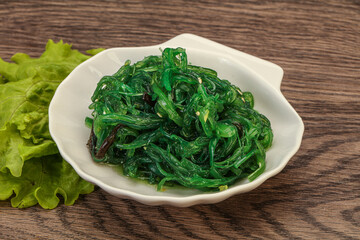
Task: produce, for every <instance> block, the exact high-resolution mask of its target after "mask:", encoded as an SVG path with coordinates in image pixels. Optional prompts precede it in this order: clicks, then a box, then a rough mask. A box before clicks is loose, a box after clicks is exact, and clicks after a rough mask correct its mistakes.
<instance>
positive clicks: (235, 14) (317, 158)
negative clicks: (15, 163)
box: [0, 0, 360, 239]
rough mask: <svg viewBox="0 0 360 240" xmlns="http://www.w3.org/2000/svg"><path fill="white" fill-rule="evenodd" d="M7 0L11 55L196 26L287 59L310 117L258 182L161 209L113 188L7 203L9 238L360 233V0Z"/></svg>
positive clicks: (5, 49)
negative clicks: (28, 203)
mask: <svg viewBox="0 0 360 240" xmlns="http://www.w3.org/2000/svg"><path fill="white" fill-rule="evenodd" d="M239 2H240V1H227V0H226V1H218V2H216V1H167V2H165V1H164V2H163V1H130V0H129V1H115V0H108V1H15V0H14V1H10V0H9V1H4V0H0V57H2V58H3V59H5V60H9V59H10V56H11V55H13V54H14V53H16V52H25V53H30V54H31V55H32V56H38V55H39V54H40V53H41V52H42V51H43V49H44V46H45V44H46V42H47V40H48V39H49V38H51V39H54V40H60V39H63V40H64V41H65V42H68V43H72V44H73V47H74V48H76V49H80V50H81V51H84V50H86V49H90V48H98V47H105V48H110V47H122V46H143V45H152V44H158V43H161V42H164V41H166V40H168V39H170V38H172V37H174V36H176V35H178V34H181V33H194V34H197V35H200V36H203V37H206V38H209V39H211V40H215V41H217V42H220V43H222V44H225V45H227V46H230V47H232V48H235V49H238V50H241V51H244V52H247V53H249V54H253V55H255V56H258V57H260V58H264V59H267V60H270V61H272V62H275V63H277V64H278V65H280V66H281V67H283V69H284V71H285V76H284V79H283V83H282V86H281V89H282V92H283V93H284V95H285V97H286V98H287V99H288V101H289V102H290V103H291V104H292V105H293V106H294V108H295V109H296V110H297V112H298V113H299V114H300V116H301V117H302V118H303V120H304V123H305V134H304V139H303V143H302V146H301V148H300V150H299V152H298V153H297V154H296V155H295V156H294V157H293V158H292V159H291V161H290V162H289V164H288V165H287V167H286V168H285V170H284V171H283V172H281V173H280V174H278V175H277V176H276V177H274V178H272V179H270V180H268V181H266V182H265V183H264V184H263V185H262V186H260V187H259V188H257V189H256V190H254V191H252V192H250V193H246V194H242V195H238V196H234V197H232V198H230V199H228V200H226V201H224V202H221V203H218V204H214V205H198V206H194V207H189V208H175V207H169V206H161V207H150V206H145V205H143V204H140V203H137V202H135V201H131V200H121V199H118V198H115V197H113V196H111V195H109V194H107V193H105V192H104V191H102V190H101V189H97V190H96V191H95V192H94V193H92V194H90V195H86V196H83V197H82V198H80V199H79V201H77V202H76V204H75V205H74V206H70V207H68V206H64V205H61V206H59V207H58V208H56V209H54V210H51V211H49V210H43V209H41V208H40V207H38V206H36V207H32V208H29V209H25V210H19V209H14V208H11V206H10V204H9V202H6V201H3V202H0V238H1V239H29V238H30V239H118V238H122V239H360V1H355V0H354V1H313V2H311V1H289V2H288V1H241V2H242V3H239Z"/></svg>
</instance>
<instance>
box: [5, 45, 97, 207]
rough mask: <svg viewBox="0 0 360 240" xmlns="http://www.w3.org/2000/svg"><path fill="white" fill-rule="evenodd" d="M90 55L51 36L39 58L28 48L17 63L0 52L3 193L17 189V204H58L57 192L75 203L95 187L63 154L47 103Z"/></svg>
mask: <svg viewBox="0 0 360 240" xmlns="http://www.w3.org/2000/svg"><path fill="white" fill-rule="evenodd" d="M102 50H103V49H93V50H89V51H88V53H89V54H90V55H95V54H97V53H98V52H100V51H102ZM90 57H91V56H89V55H85V54H82V53H80V52H79V51H77V50H72V49H71V45H69V44H64V43H63V42H62V41H60V42H58V43H54V42H53V41H52V40H49V41H48V43H47V45H46V49H45V52H44V53H43V54H42V55H41V56H40V57H39V58H31V57H30V56H29V55H27V54H24V53H17V54H15V55H14V56H13V57H12V58H11V60H12V61H13V63H8V62H5V61H3V60H2V59H1V58H0V199H2V200H5V199H8V198H11V196H12V195H13V194H15V197H14V198H12V200H11V202H12V205H13V206H14V207H28V206H32V205H34V204H36V203H39V204H40V205H41V206H42V207H44V208H54V207H56V206H57V204H58V202H59V199H58V198H57V196H56V195H57V194H61V195H62V196H63V198H64V201H65V204H72V203H73V202H74V201H75V199H76V198H77V197H78V195H79V194H82V193H89V192H91V191H92V189H93V186H92V185H91V184H90V183H87V182H85V181H84V180H82V179H81V178H80V177H79V176H78V175H77V174H76V173H75V172H74V170H73V169H72V168H71V167H70V165H68V164H67V163H66V162H65V161H64V160H63V159H62V158H61V157H60V155H59V153H58V149H57V147H56V144H55V142H54V141H53V140H52V138H51V136H50V133H49V129H48V107H49V104H50V101H51V99H52V97H53V95H54V93H55V90H56V88H57V87H58V85H59V84H60V83H61V81H62V80H64V79H65V78H66V77H67V76H68V74H69V73H70V72H71V71H72V70H73V69H74V68H75V67H76V66H77V65H79V64H80V63H82V62H83V61H85V60H87V59H89V58H90ZM50 173H51V174H50ZM45 179H46V183H45V182H44V180H45ZM72 184H76V186H75V185H74V186H73V185H72Z"/></svg>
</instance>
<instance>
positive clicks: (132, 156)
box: [85, 48, 273, 191]
mask: <svg viewBox="0 0 360 240" xmlns="http://www.w3.org/2000/svg"><path fill="white" fill-rule="evenodd" d="M91 100H92V104H91V105H90V106H89V108H90V109H92V110H93V112H92V118H87V119H86V120H85V123H86V125H87V126H88V127H90V128H91V129H92V131H91V136H90V139H89V142H88V146H89V149H90V152H91V155H92V157H93V159H94V161H96V162H102V163H106V164H112V165H121V166H122V168H123V173H124V174H125V175H126V176H129V177H133V178H139V179H145V180H147V181H148V182H149V183H151V184H157V186H158V190H164V188H166V186H172V185H176V184H179V185H182V186H185V187H189V188H196V189H199V190H202V191H219V190H224V189H227V188H228V186H230V185H231V184H234V183H235V182H236V181H237V180H239V179H243V178H248V179H249V181H253V180H254V179H256V178H257V177H258V176H259V175H261V174H262V173H263V172H264V170H265V168H266V162H265V158H266V150H267V149H268V148H269V147H270V146H271V144H272V140H273V133H272V130H271V125H270V121H269V120H268V119H267V118H266V117H265V116H264V115H262V114H260V113H258V112H257V111H256V110H254V108H253V107H254V98H253V95H252V94H251V93H250V92H243V91H241V90H240V88H239V87H237V86H234V85H231V84H230V82H229V81H227V80H222V79H220V78H219V77H218V76H217V73H216V71H214V70H212V69H209V68H204V67H200V66H194V65H189V64H188V59H187V55H186V51H185V49H182V48H175V49H172V48H166V49H164V50H163V51H162V55H161V56H148V57H145V58H144V59H143V60H142V61H139V62H136V63H135V64H131V63H130V61H126V63H125V64H124V65H123V66H122V67H121V68H120V69H119V70H118V71H117V72H116V73H115V74H114V75H113V76H105V77H103V78H102V79H101V80H100V81H99V83H98V85H97V88H96V90H95V92H94V94H93V96H92V98H91Z"/></svg>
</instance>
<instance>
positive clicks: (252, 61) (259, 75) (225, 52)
mask: <svg viewBox="0 0 360 240" xmlns="http://www.w3.org/2000/svg"><path fill="white" fill-rule="evenodd" d="M165 47H183V48H185V49H186V52H187V54H188V59H189V62H190V63H192V64H195V65H200V66H203V67H209V68H213V69H215V70H216V71H217V72H218V74H219V77H220V78H221V79H227V80H229V81H230V82H232V83H233V84H235V85H237V86H239V87H240V89H242V90H244V91H251V92H252V93H253V94H254V98H255V109H257V110H259V111H260V112H261V113H263V114H264V115H265V116H267V117H268V118H269V120H270V122H271V126H272V129H273V133H274V141H273V145H272V147H271V148H270V149H269V151H268V152H267V155H266V164H267V165H266V170H265V172H264V173H263V174H262V175H260V176H259V177H258V178H256V179H255V180H254V181H252V182H249V181H248V180H241V181H238V182H237V183H236V184H234V185H232V186H231V187H229V189H227V190H225V191H221V192H215V193H204V192H200V191H198V190H194V189H184V188H177V189H171V188H169V189H168V190H166V191H164V192H158V191H157V190H156V186H155V185H149V184H145V183H142V182H139V181H136V180H133V179H131V178H128V177H125V176H122V175H121V174H119V173H118V172H117V171H116V169H115V168H113V167H110V166H106V165H101V164H97V163H95V162H94V161H93V160H92V158H91V157H90V154H89V151H88V149H87V146H86V143H87V141H88V138H89V135H90V129H88V128H87V127H86V126H85V124H84V119H85V117H86V116H91V115H90V114H91V111H90V110H89V109H88V106H89V104H90V103H91V100H90V97H91V96H92V94H93V92H94V90H95V88H96V85H97V83H98V81H99V80H100V78H101V77H102V76H104V75H112V74H114V73H115V72H116V71H117V70H118V69H119V67H120V66H122V65H123V64H124V62H125V61H126V60H127V59H130V60H131V62H132V63H134V62H136V61H138V60H142V59H143V58H144V57H145V56H148V55H160V54H161V52H160V50H159V48H162V49H164V48H165ZM282 77H283V70H282V69H281V68H280V67H279V66H277V65H275V64H273V63H270V62H268V61H265V60H262V59H259V58H257V57H254V56H251V55H248V54H246V53H243V52H239V51H237V50H235V49H232V48H229V47H226V46H224V45H221V44H218V43H216V42H213V41H210V40H207V39H205V38H202V37H198V36H195V35H192V34H182V35H179V36H177V37H175V38H173V39H171V40H169V41H167V42H165V43H163V44H160V45H156V46H150V47H136V48H112V49H108V50H105V51H103V52H101V53H99V54H98V55H96V56H94V57H92V58H91V59H89V60H87V61H85V62H84V63H82V64H80V65H79V66H78V67H77V68H75V70H74V71H73V72H72V73H71V74H70V75H69V76H68V77H67V78H66V79H65V80H64V81H63V82H62V83H61V84H60V86H59V87H58V89H57V90H56V92H55V95H54V97H53V99H52V101H51V103H50V107H49V127H50V133H51V136H52V137H53V139H54V140H55V142H56V144H57V146H58V148H59V151H60V153H61V155H62V156H63V157H64V159H65V160H66V161H68V162H69V163H70V164H71V165H72V167H73V168H74V169H75V171H76V172H77V173H78V174H79V175H80V176H81V177H82V178H84V179H85V180H87V181H89V182H92V183H94V184H96V185H98V186H99V187H101V188H102V189H104V190H105V191H107V192H109V193H110V194H113V195H115V196H118V197H121V198H128V199H134V200H137V201H139V202H142V203H144V204H148V205H161V204H168V205H173V206H179V207H187V206H191V205H194V204H200V203H216V202H220V201H222V200H224V199H226V198H228V197H230V196H233V195H235V194H239V193H244V192H248V191H250V190H253V189H254V188H256V187H258V186H259V185H260V184H262V183H263V182H264V181H265V180H267V179H268V178H270V177H272V176H274V175H276V174H277V173H279V172H280V171H281V170H282V169H283V168H284V167H285V165H286V164H287V162H288V161H289V160H290V158H291V157H292V156H293V155H294V154H295V153H296V151H297V150H298V149H299V147H300V144H301V140H302V135H303V132H304V125H303V122H302V120H301V118H300V117H299V115H298V114H297V113H296V112H295V110H294V109H293V108H292V107H291V105H290V104H289V103H288V102H287V101H286V99H285V97H284V96H283V95H282V93H281V92H280V84H281V80H282Z"/></svg>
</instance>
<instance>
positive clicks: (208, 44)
mask: <svg viewBox="0 0 360 240" xmlns="http://www.w3.org/2000/svg"><path fill="white" fill-rule="evenodd" d="M165 46H168V47H178V46H181V47H184V48H198V49H201V50H205V51H208V52H213V53H215V54H216V53H222V54H223V55H226V56H227V57H228V58H230V59H231V60H234V61H237V62H238V63H239V62H240V63H243V65H245V67H246V68H248V70H249V71H250V72H251V74H254V75H255V76H256V77H258V78H261V79H262V81H263V82H264V84H268V85H269V86H270V87H271V88H273V89H274V91H277V94H279V96H280V97H281V99H282V101H284V103H285V104H287V105H288V109H289V110H291V111H292V114H293V115H294V116H295V117H296V120H297V134H296V139H295V142H296V145H294V147H293V148H292V149H291V151H289V152H287V154H286V155H285V156H284V157H283V160H282V161H281V163H280V164H279V166H277V167H276V168H275V169H272V170H271V171H269V172H264V173H263V174H261V175H260V176H259V177H258V178H257V179H255V180H254V181H252V182H247V183H246V184H243V185H239V186H234V187H231V188H229V189H227V190H225V191H219V192H211V193H199V194H195V195H191V196H183V197H175V196H158V195H157V196H151V195H146V194H140V193H137V192H132V191H130V190H126V189H120V188H116V187H113V186H110V185H108V184H106V183H105V182H103V181H101V180H100V179H98V178H96V177H94V176H91V175H90V174H88V173H86V172H84V171H83V170H82V169H81V168H80V166H79V165H78V164H77V162H76V161H74V160H73V159H72V158H71V157H70V156H69V155H68V154H67V152H66V151H65V150H64V148H63V146H62V142H61V140H60V139H58V137H57V135H56V133H55V132H56V131H55V130H54V128H55V126H54V122H55V121H54V120H53V115H54V114H53V112H54V111H55V109H54V107H53V106H54V103H55V102H56V101H57V99H58V95H59V92H60V91H61V89H62V88H63V86H64V85H65V84H66V83H67V82H69V81H71V79H72V77H73V75H74V73H76V72H77V71H79V69H82V68H84V66H86V65H88V64H91V63H92V62H93V61H95V59H97V58H100V57H102V56H106V54H107V53H109V52H111V51H119V50H123V49H134V48H137V49H140V48H144V47H134V48H128V47H119V48H110V49H106V50H104V51H103V52H101V53H99V54H97V55H96V56H94V57H92V58H90V59H88V60H87V61H85V62H83V63H81V64H80V65H78V66H77V67H76V68H75V69H74V70H73V71H72V72H71V73H70V74H69V75H68V76H67V77H66V78H65V79H64V80H63V81H62V83H61V84H60V85H59V87H58V88H57V89H56V91H55V94H54V97H53V99H52V100H51V102H50V105H49V130H50V134H51V136H52V138H53V140H54V141H55V143H56V144H57V145H58V149H59V152H60V154H61V155H62V157H63V158H64V159H65V160H66V161H67V162H68V163H69V164H70V165H71V166H72V167H73V168H74V170H75V171H76V172H77V173H78V174H79V176H81V177H82V178H83V179H85V180H87V181H89V182H92V183H94V184H96V185H98V186H99V187H100V188H102V189H104V190H105V191H107V192H108V193H110V194H112V195H115V196H118V197H121V198H127V199H134V200H137V201H139V202H141V203H144V204H147V205H162V204H166V205H173V206H178V207H188V206H191V205H195V204H200V203H202V204H209V203H216V202H219V201H222V200H225V199H227V198H229V197H231V196H233V195H236V194H240V193H244V192H247V191H251V190H253V189H255V188H257V187H258V186H260V185H261V184H262V183H264V182H265V181H266V180H268V179H269V178H271V177H273V176H275V175H277V174H278V173H279V172H281V171H282V170H283V169H284V167H285V166H286V165H287V163H288V162H289V161H290V159H291V157H292V156H293V155H295V153H296V152H297V151H298V149H299V148H300V145H301V141H302V137H303V133H304V124H303V121H302V119H301V117H300V116H299V115H298V113H297V112H296V111H295V109H294V108H293V107H292V106H291V105H290V103H289V102H288V101H287V100H286V98H285V97H284V95H283V94H282V93H281V91H280V84H281V81H282V77H283V69H282V68H281V67H280V66H278V65H276V64H274V63H271V62H268V61H266V60H263V59H260V58H257V57H255V56H252V55H249V54H246V53H243V52H240V51H238V50H235V49H232V48H229V47H227V46H224V45H222V44H219V43H216V42H213V41H211V40H208V39H205V38H202V37H199V36H196V35H193V34H181V35H178V36H176V37H174V38H172V39H170V40H169V41H166V42H164V43H161V44H157V45H153V46H146V47H156V48H161V47H165ZM209 48H211V51H209V50H208V49H209ZM269 72H271V73H272V74H271V75H269Z"/></svg>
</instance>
